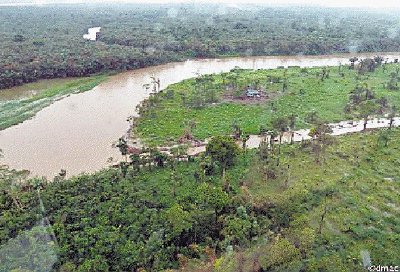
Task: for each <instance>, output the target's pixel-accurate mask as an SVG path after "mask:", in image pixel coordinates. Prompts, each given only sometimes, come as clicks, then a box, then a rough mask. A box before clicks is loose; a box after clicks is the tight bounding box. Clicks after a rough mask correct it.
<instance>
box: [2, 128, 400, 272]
mask: <svg viewBox="0 0 400 272" xmlns="http://www.w3.org/2000/svg"><path fill="white" fill-rule="evenodd" d="M379 136H380V133H379V132H377V131H375V132H368V133H357V134H353V135H346V136H340V137H338V138H336V139H337V140H336V142H335V143H334V144H332V145H330V146H329V147H328V148H327V150H326V152H325V153H324V160H322V161H321V162H320V163H317V162H316V161H315V153H314V150H313V149H312V148H311V146H310V143H308V144H303V145H301V144H295V145H283V146H281V152H280V155H279V156H280V166H279V167H276V166H275V163H274V162H275V160H274V159H273V163H272V164H271V163H268V162H266V161H262V160H263V159H262V157H261V156H260V155H259V153H258V152H257V151H256V150H248V151H247V152H246V153H241V154H239V155H238V157H237V158H236V160H235V161H234V165H233V166H232V167H230V168H229V169H228V170H227V173H226V181H223V180H222V179H221V174H220V171H219V170H218V168H217V169H215V170H216V171H209V170H210V169H213V167H212V166H211V165H210V164H209V161H207V160H204V159H201V158H196V159H195V160H194V161H191V162H179V163H176V164H175V167H169V166H168V167H166V166H165V167H160V166H158V167H157V166H152V167H151V168H150V169H149V166H148V165H147V164H146V162H144V163H145V164H146V166H145V167H143V168H142V169H140V171H139V172H137V170H134V168H132V166H130V167H129V169H128V171H127V173H126V176H125V177H123V174H122V173H121V172H120V171H119V170H118V169H112V170H103V171H100V172H98V173H96V174H91V175H81V176H78V177H75V178H72V179H68V180H63V181H61V182H54V183H50V184H43V183H42V186H43V187H42V190H41V197H42V200H43V204H44V207H45V215H46V216H47V218H48V219H49V221H50V223H51V224H52V226H53V231H54V234H55V237H56V238H57V244H52V243H48V244H46V246H45V247H44V254H46V253H49V254H51V253H52V252H53V253H54V252H58V258H57V259H56V260H57V263H56V265H55V266H54V269H55V270H58V271H94V270H97V271H99V270H101V271H107V270H120V271H131V270H140V268H142V269H145V270H146V271H164V269H168V268H175V269H178V267H179V265H181V266H183V268H182V270H183V271H191V272H195V271H210V270H211V267H214V268H215V270H213V271H224V272H234V271H254V270H252V269H254V267H260V266H261V267H263V269H264V270H268V271H341V272H343V271H363V268H362V263H363V258H366V257H365V256H369V257H370V259H371V261H372V264H374V265H376V264H394V265H395V264H398V263H399V262H400V259H399V255H398V254H397V253H398V241H399V239H400V237H399V233H400V229H399V226H400V219H399V218H400V210H399V209H400V200H399V198H398V195H399V193H400V183H399V177H400V170H399V168H398V164H399V157H400V142H399V141H397V139H399V138H400V130H399V129H393V130H392V131H391V132H390V133H389V141H388V146H387V147H385V146H384V145H381V144H379ZM275 155H276V154H275ZM275 155H272V154H271V156H275ZM288 166H289V167H288ZM202 169H208V170H207V174H206V175H205V176H203V175H202V174H201V173H202ZM271 171H272V172H273V173H274V175H271ZM14 174H15V173H14ZM7 177H11V175H10V176H7ZM7 182H11V179H8V180H4V181H2V182H1V183H0V185H1V186H2V187H0V189H2V190H4V192H5V193H4V194H3V196H2V197H1V198H0V201H1V202H0V204H1V209H0V211H1V214H2V217H1V218H2V219H1V222H0V223H1V224H2V225H3V226H5V227H4V228H3V229H2V231H0V242H1V244H2V245H6V246H3V247H0V253H2V254H0V260H2V258H6V260H2V262H0V263H1V264H2V265H3V267H1V266H0V270H1V269H4V270H10V268H13V266H7V265H10V263H13V264H14V267H15V265H18V264H19V265H21V266H22V267H25V266H24V264H25V265H30V267H33V268H34V267H38V265H41V263H40V258H30V259H29V258H28V257H27V258H26V259H24V258H18V256H19V255H18V254H15V253H14V254H15V255H13V254H12V253H13V252H18V248H20V247H21V243H22V242H20V241H21V239H26V237H28V238H29V241H30V244H31V245H32V247H24V249H23V250H24V252H26V255H24V256H37V255H35V254H38V250H37V247H35V246H34V245H36V243H41V242H40V241H39V239H40V237H42V236H40V235H34V234H31V232H25V231H26V230H27V229H30V227H32V226H34V225H35V224H36V222H37V221H38V220H39V219H40V218H41V217H42V213H41V212H40V209H39V207H40V206H39V202H38V199H37V195H36V193H35V192H36V191H35V190H33V189H32V188H37V187H38V186H40V185H39V184H41V180H40V179H39V180H38V179H36V180H34V181H32V182H31V183H30V184H31V185H32V186H33V187H31V189H29V188H30V187H29V186H21V187H19V186H14V187H9V183H7ZM227 182H228V184H229V186H227V185H226V184H227ZM35 186H36V187H35ZM13 200H14V202H13ZM38 218H39V219H38ZM18 235H22V236H18ZM24 235H25V236H24ZM10 237H16V239H15V240H9V239H10ZM6 243H7V244H6ZM214 250H215V251H214ZM232 250H233V252H232ZM3 253H4V254H3ZM5 253H7V254H5ZM39 253H41V252H39ZM45 256H48V254H47V255H45ZM363 256H364V257H363ZM13 258H14V259H13ZM31 259H35V260H36V262H35V263H32V262H31ZM193 259H195V260H196V261H193ZM212 260H215V261H212ZM199 263H201V264H199ZM42 265H43V264H42ZM39 267H40V266H39ZM42 267H43V266H42ZM33 268H32V270H34V269H33Z"/></svg>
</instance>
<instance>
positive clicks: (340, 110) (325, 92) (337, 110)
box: [135, 57, 400, 144]
mask: <svg viewBox="0 0 400 272" xmlns="http://www.w3.org/2000/svg"><path fill="white" fill-rule="evenodd" d="M370 60H371V61H373V63H374V67H373V69H372V68H371V69H372V70H371V71H364V70H363V66H362V62H363V61H365V60H362V61H358V62H356V66H355V67H352V66H338V67H325V68H298V67H291V68H288V69H273V70H241V69H234V70H232V71H231V72H229V73H224V74H217V75H202V76H199V77H197V78H194V79H189V80H185V81H183V82H181V83H177V84H174V85H171V86H169V87H168V88H167V89H166V90H164V91H163V92H162V93H158V94H154V95H152V96H151V97H150V98H149V99H148V100H146V101H144V102H143V103H142V105H141V106H140V107H139V109H138V111H139V113H140V118H138V119H137V120H136V122H135V133H136V134H137V135H139V136H140V137H141V138H142V139H144V141H145V142H147V143H148V144H171V143H174V142H176V141H178V140H179V138H180V137H181V136H182V135H184V134H185V133H187V131H188V130H190V133H191V134H192V135H193V136H194V138H197V139H200V140H204V139H205V138H207V137H210V136H213V135H219V134H232V133H234V131H235V130H236V127H237V126H238V127H240V128H241V133H244V134H260V133H261V132H262V131H266V130H272V129H275V130H280V129H281V125H280V124H279V122H276V121H277V120H276V119H279V118H286V119H287V121H284V122H286V124H284V128H286V127H290V128H291V129H300V128H306V127H307V128H310V127H311V126H313V124H315V123H318V122H325V123H326V122H339V121H342V120H349V119H350V120H352V119H367V118H368V117H369V116H373V115H378V116H382V115H384V114H391V113H393V112H394V111H396V106H397V107H398V105H400V92H399V91H398V90H397V89H396V88H397V87H396V86H397V82H398V80H399V66H398V64H397V63H392V64H385V63H384V62H383V61H380V58H379V57H377V58H376V61H375V60H373V59H370ZM391 85H393V87H391ZM247 89H257V90H260V92H261V94H262V96H260V97H259V98H258V97H248V96H247V95H246V90H247ZM274 122H275V123H274ZM281 123H282V122H281ZM239 136H240V135H239Z"/></svg>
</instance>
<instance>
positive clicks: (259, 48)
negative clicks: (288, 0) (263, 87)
mask: <svg viewBox="0 0 400 272" xmlns="http://www.w3.org/2000/svg"><path fill="white" fill-rule="evenodd" d="M399 23H400V22H399V19H398V16H397V14H395V13H389V12H386V13H380V12H379V11H374V12H371V11H361V10H358V11H356V10H348V9H319V8H272V7H261V8H260V7H258V8H256V7H254V6H241V7H236V6H231V5H200V4H181V5H172V6H167V5H165V6H163V5H157V6H156V5H154V6H153V5H106V4H103V5H89V4H87V5H83V4H82V5H49V6H22V7H2V8H1V9H0V34H1V37H2V39H1V41H0V52H1V53H0V54H1V58H0V89H2V88H8V87H12V86H15V85H20V84H23V83H27V82H32V81H36V80H37V79H41V78H58V77H60V78H61V77H74V76H87V75H91V74H95V73H99V72H105V71H120V70H126V69H135V68H140V67H144V66H150V65H155V64H160V63H166V62H171V61H177V60H183V59H186V58H204V57H216V56H227V55H242V56H249V55H296V54H299V55H317V54H331V53H341V52H379V51H398V49H399V45H400V36H399ZM94 26H100V27H102V30H101V33H100V35H99V39H98V41H96V42H93V41H87V40H84V39H83V38H82V36H83V34H85V33H87V29H88V28H90V27H94Z"/></svg>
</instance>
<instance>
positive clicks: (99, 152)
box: [0, 53, 400, 177]
mask: <svg viewBox="0 0 400 272" xmlns="http://www.w3.org/2000/svg"><path fill="white" fill-rule="evenodd" d="M376 54H379V53H376ZM376 54H367V55H365V54H358V55H356V56H357V57H359V58H365V57H371V56H373V55H376ZM353 56H354V54H343V55H332V56H313V57H310V56H296V57H287V56H281V57H246V58H228V59H202V60H189V61H186V62H177V63H170V64H167V65H160V66H154V67H149V68H144V69H138V70H134V71H129V72H124V73H121V74H117V75H113V76H110V77H109V78H108V79H107V80H106V81H104V82H103V83H102V84H100V85H98V86H97V87H96V88H95V90H94V91H88V92H84V93H81V94H76V95H71V96H69V97H67V98H65V99H62V100H59V101H57V102H56V103H53V104H52V105H51V106H50V107H46V108H45V109H43V110H41V111H40V112H38V113H37V114H36V116H35V118H32V119H30V120H27V121H25V122H23V123H20V124H19V125H16V126H12V127H10V128H8V129H5V130H2V131H0V142H1V147H0V148H1V149H3V153H4V158H3V159H1V161H2V163H4V164H7V165H9V166H10V167H12V168H14V169H29V170H31V173H32V175H39V176H47V177H53V176H54V175H56V174H58V173H59V171H60V169H66V170H67V173H68V176H71V175H77V174H79V173H81V172H94V171H97V170H99V169H102V168H104V167H107V166H108V165H109V163H108V162H107V161H108V159H109V158H110V157H113V158H114V159H115V160H118V159H119V158H120V154H118V153H119V152H118V150H117V149H115V148H112V144H113V143H115V142H116V141H117V140H118V138H120V137H121V136H122V135H123V134H124V132H125V131H126V130H127V129H128V125H129V123H128V122H127V121H126V119H127V117H128V116H137V113H136V112H135V108H136V106H137V105H139V104H140V103H141V102H142V101H143V100H146V99H147V98H149V96H152V97H153V95H151V94H150V92H149V90H146V89H145V88H143V85H145V84H149V83H151V77H154V78H157V79H160V83H161V84H160V89H161V90H164V91H163V93H164V94H165V95H166V94H167V93H168V90H169V89H171V88H174V86H175V85H171V84H176V83H179V82H181V81H182V80H186V79H189V78H196V77H197V75H198V74H202V75H206V74H220V73H227V72H229V71H230V70H232V69H234V68H235V67H241V68H243V69H252V70H255V71H254V72H257V71H256V70H257V69H275V68H277V67H279V66H284V67H289V66H299V67H302V68H304V67H317V66H322V67H326V66H336V67H338V65H339V63H342V64H343V65H344V64H348V63H349V58H350V57H353ZM383 57H384V58H389V61H393V60H394V59H395V58H399V57H400V54H391V55H383ZM290 69H292V68H290ZM290 69H289V70H290ZM293 69H294V68H293ZM295 69H298V70H299V69H301V68H295ZM316 69H317V70H318V68H307V70H310V71H315V70H316ZM331 69H332V72H331V79H329V80H326V81H325V82H326V83H327V84H328V83H329V82H330V83H331V84H332V86H333V87H334V91H333V92H331V95H329V96H326V97H325V96H324V94H325V93H326V92H328V94H329V92H330V89H329V88H327V89H326V88H324V89H323V91H324V93H322V94H321V95H319V96H317V97H319V98H320V99H321V101H323V100H324V99H326V101H328V102H329V103H327V105H325V106H324V107H321V109H323V108H331V106H332V105H333V107H335V105H334V103H335V101H337V99H343V97H345V98H347V94H346V93H345V92H344V93H343V94H342V95H340V96H338V97H336V96H335V95H336V94H337V93H340V89H339V87H340V86H338V84H337V83H335V82H334V77H333V75H334V74H337V70H336V68H331ZM274 71H277V72H279V73H283V72H284V71H285V69H276V70H274ZM381 72H382V71H381ZM381 72H380V73H381ZM381 74H382V73H381ZM386 76H389V74H388V73H387V74H386ZM217 77H218V75H217ZM309 77H310V78H311V77H312V74H310V76H309ZM314 78H316V75H314ZM239 79H240V78H239ZM346 79H349V78H347V76H346ZM346 79H345V80H346ZM296 80H298V81H299V82H300V84H303V83H302V82H301V80H299V75H297V76H296ZM342 80H343V79H342ZM353 80H354V81H355V78H353ZM370 80H373V77H370ZM338 82H339V83H340V81H338ZM305 83H307V82H305ZM305 83H304V84H305ZM280 84H282V83H280ZM170 85H171V86H170ZM275 85H276V86H278V83H276V84H275ZM168 86H170V87H168ZM281 87H282V86H281ZM290 87H293V86H292V85H291V82H290V81H289V91H288V92H287V93H286V98H292V100H293V98H299V99H300V98H303V100H304V101H303V102H302V103H304V104H305V103H306V102H307V103H309V102H311V103H310V104H309V105H308V107H306V108H304V109H303V111H304V112H307V111H308V110H312V108H311V107H312V106H313V105H315V103H316V102H315V101H313V100H312V99H310V97H312V94H313V92H315V91H316V89H315V88H314V89H312V90H311V92H307V94H308V95H302V96H301V95H299V93H296V92H295V93H294V94H295V95H291V94H292V91H291V89H290ZM348 88H349V86H346V89H347V90H349V89H348ZM380 88H382V87H380ZM188 91H189V90H188ZM299 91H300V90H298V92H299ZM176 94H177V97H178V95H179V92H176ZM392 94H393V96H397V94H398V92H395V91H393V92H392ZM282 97H283V96H277V97H276V98H277V99H278V98H279V99H281V98H282ZM332 97H333V98H334V99H332ZM178 98H179V97H178ZM286 98H285V99H286ZM306 98H307V99H306ZM287 101H288V102H290V100H287ZM293 101H295V102H296V101H297V102H299V103H300V102H301V101H300V100H293ZM299 103H297V104H294V105H296V107H299ZM302 103H300V105H302ZM319 104H322V102H320V103H319ZM232 105H233V106H236V107H239V108H240V107H243V108H244V107H245V106H246V105H243V104H241V105H239V104H232ZM178 106H179V104H178ZM222 106H223V104H218V105H214V106H213V107H207V108H206V109H202V110H198V113H199V114H202V112H204V111H205V110H206V111H207V110H211V111H210V112H211V113H213V114H214V113H215V115H214V116H213V117H212V118H209V116H204V117H205V119H204V121H202V122H201V123H200V122H199V123H198V124H197V127H196V128H195V129H194V131H195V132H196V135H195V136H196V137H197V136H198V133H199V132H202V133H203V132H204V134H203V135H204V138H203V139H206V138H208V137H210V136H212V135H220V134H231V133H232V129H231V126H232V122H231V121H232V119H229V118H228V119H224V118H226V117H229V115H230V114H231V113H230V112H228V111H227V112H224V114H220V113H218V111H215V110H216V109H222ZM228 106H229V104H228ZM336 106H337V105H336ZM255 107H258V106H257V105H256V104H255V105H248V108H249V110H250V111H247V112H250V113H253V114H255V113H256V111H251V109H252V108H255ZM173 109H176V105H173V107H171V110H173ZM270 109H271V108H269V109H268V108H267V111H265V115H269V114H271V111H270ZM279 109H280V110H278V111H276V116H279V115H278V114H282V113H284V112H283V111H282V109H283V107H279ZM288 109H292V108H288ZM294 109H296V108H294ZM315 109H316V110H318V108H315ZM239 110H240V109H239ZM338 110H339V111H340V116H338V114H336V116H337V117H336V118H335V120H333V121H332V122H339V121H341V120H351V119H353V117H351V118H346V117H343V116H341V115H344V114H343V112H342V109H340V107H338ZM213 111H214V112H213ZM154 112H156V111H154ZM222 112H223V111H222ZM164 113H165V109H160V110H158V109H157V112H156V115H157V116H156V118H155V119H154V120H155V122H158V121H159V119H160V115H162V114H164ZM170 113H171V114H172V111H171V112H170ZM176 113H177V112H176ZM245 113H246V112H245V111H243V112H234V114H236V115H237V114H242V115H243V116H245V115H244V114H245ZM182 114H185V112H183V113H182ZM282 115H284V114H282ZM326 115H327V117H331V115H330V113H329V112H328V113H327V114H326ZM149 116H150V115H149ZM173 116H176V115H173ZM256 116H257V119H252V118H246V119H238V121H239V125H240V124H241V123H243V122H244V123H246V124H247V125H248V126H252V127H254V132H253V133H251V131H250V130H245V131H244V132H246V133H249V134H257V133H258V132H259V131H258V130H259V127H258V124H257V123H256V122H257V121H258V120H260V122H261V121H263V123H264V124H267V121H268V119H266V120H261V119H258V118H260V117H262V116H263V115H261V116H258V115H256ZM165 117H166V118H169V115H165ZM189 117H190V116H185V118H189ZM332 117H333V115H332ZM146 118H147V117H146ZM179 118H181V117H179ZM269 118H271V117H269ZM166 120H168V119H166ZM218 120H223V121H224V124H225V125H226V126H225V125H224V126H221V127H220V129H218V127H216V126H217V125H218V124H219V121H218ZM300 120H301V119H300ZM169 121H170V122H171V125H170V126H169V127H168V129H167V130H165V131H163V133H164V134H161V135H166V134H168V133H169V132H170V131H169V129H170V128H171V129H174V128H178V130H175V131H174V134H170V136H169V137H171V138H173V139H172V140H174V141H176V140H177V139H178V138H179V137H180V136H181V134H180V132H183V130H184V125H182V123H181V122H180V121H179V120H178V121H179V122H175V121H176V120H175V119H173V118H172V119H170V120H169ZM200 121H201V120H200ZM247 121H248V122H247ZM204 124H206V126H205V125H204ZM207 126H209V127H211V128H212V129H211V130H210V131H206V130H204V129H207ZM300 126H301V122H297V123H296V130H298V129H301V128H307V127H310V125H309V124H307V123H304V124H303V125H302V127H300ZM242 129H245V127H242ZM151 131H152V130H150V131H149V132H151ZM153 132H154V131H153ZM208 133H210V135H208ZM174 135H178V136H177V137H176V138H175V136H174ZM147 136H149V137H153V135H151V134H150V133H149V134H147ZM139 137H141V136H140V135H139ZM153 139H156V138H153ZM156 140H158V141H159V140H160V138H158V139H156ZM159 142H160V141H159ZM145 144H148V143H146V142H145Z"/></svg>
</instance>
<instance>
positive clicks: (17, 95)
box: [0, 78, 74, 102]
mask: <svg viewBox="0 0 400 272" xmlns="http://www.w3.org/2000/svg"><path fill="white" fill-rule="evenodd" d="M73 79H74V78H56V79H44V80H39V81H37V82H33V83H28V84H24V85H22V86H16V87H13V88H9V89H4V90H0V102H1V101H7V100H13V99H21V98H27V97H32V96H34V95H37V94H40V93H41V92H42V91H44V90H46V89H48V88H53V87H57V86H61V85H63V84H65V83H68V82H69V81H71V80H73Z"/></svg>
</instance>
